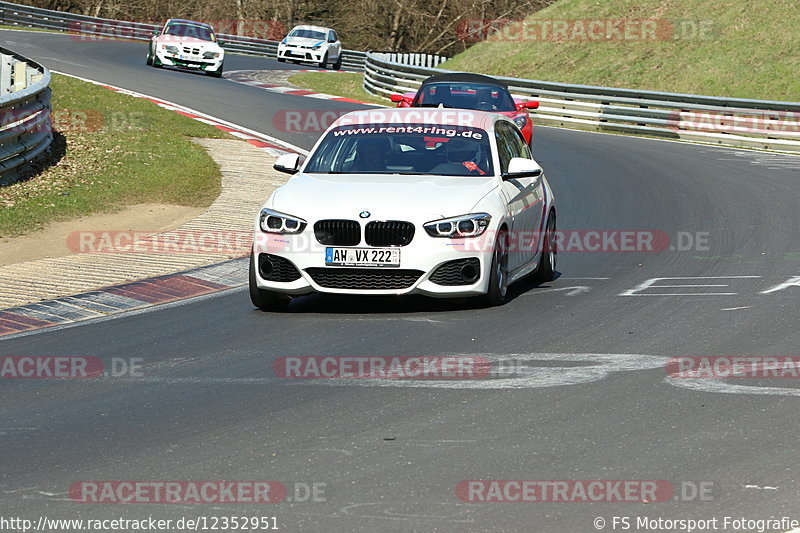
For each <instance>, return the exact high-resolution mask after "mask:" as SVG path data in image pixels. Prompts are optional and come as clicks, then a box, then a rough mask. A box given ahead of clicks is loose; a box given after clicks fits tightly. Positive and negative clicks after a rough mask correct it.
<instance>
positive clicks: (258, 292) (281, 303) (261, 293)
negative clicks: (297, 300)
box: [250, 253, 292, 311]
mask: <svg viewBox="0 0 800 533" xmlns="http://www.w3.org/2000/svg"><path fill="white" fill-rule="evenodd" d="M250 301H251V302H253V305H254V306H256V307H258V308H259V309H261V310H262V311H285V310H286V309H287V308H288V307H289V303H290V302H291V301H292V298H291V297H290V296H287V295H285V294H278V293H276V292H272V291H268V290H265V289H262V288H260V287H259V286H258V284H257V283H256V258H255V254H252V253H251V254H250Z"/></svg>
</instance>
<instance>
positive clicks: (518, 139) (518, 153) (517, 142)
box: [497, 122, 531, 159]
mask: <svg viewBox="0 0 800 533" xmlns="http://www.w3.org/2000/svg"><path fill="white" fill-rule="evenodd" d="M497 129H498V130H500V131H501V132H502V134H503V136H504V137H505V140H506V142H507V143H508V151H509V153H510V154H511V157H524V158H526V159H530V158H531V151H530V149H529V148H528V145H527V144H526V143H525V138H524V137H523V136H522V133H521V132H519V131H517V128H515V127H513V126H511V125H510V124H507V123H505V122H499V123H498V124H497Z"/></svg>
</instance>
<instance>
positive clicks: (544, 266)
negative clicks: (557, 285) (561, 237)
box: [535, 211, 558, 281]
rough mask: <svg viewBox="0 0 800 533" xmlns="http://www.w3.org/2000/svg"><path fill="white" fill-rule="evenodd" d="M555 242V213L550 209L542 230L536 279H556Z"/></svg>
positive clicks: (556, 248)
mask: <svg viewBox="0 0 800 533" xmlns="http://www.w3.org/2000/svg"><path fill="white" fill-rule="evenodd" d="M556 242H557V240H556V214H555V213H554V212H552V211H551V212H550V215H549V216H548V217H547V229H546V230H545V232H544V242H543V243H542V255H540V256H539V265H538V266H537V267H536V274H535V278H536V281H553V280H554V279H556V258H557V256H558V247H557V245H556Z"/></svg>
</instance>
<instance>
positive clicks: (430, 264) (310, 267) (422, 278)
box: [253, 227, 493, 298]
mask: <svg viewBox="0 0 800 533" xmlns="http://www.w3.org/2000/svg"><path fill="white" fill-rule="evenodd" d="M420 233H421V234H420ZM487 233H488V232H487ZM486 242H487V241H486V240H485V239H482V238H480V237H479V238H476V239H440V238H433V237H429V236H428V235H427V234H426V233H425V232H424V230H422V229H420V228H418V229H417V232H416V236H415V237H414V240H413V241H412V242H411V243H410V244H409V245H407V246H402V247H399V249H400V266H399V267H340V266H326V265H325V249H326V246H325V245H322V244H319V242H317V240H316V238H315V236H314V232H313V229H310V228H309V227H307V228H306V229H305V231H303V233H300V234H298V235H277V234H272V233H264V232H262V231H260V230H256V233H255V236H254V245H253V252H254V257H255V260H256V284H257V285H258V287H259V288H261V289H267V290H270V291H274V292H279V293H284V294H290V295H300V294H308V293H313V292H318V293H329V294H359V295H400V294H423V295H426V296H433V297H444V298H447V297H464V296H477V295H481V294H484V293H486V291H487V287H488V281H489V278H490V269H491V262H492V251H493V250H492V249H487V248H491V247H487V245H486ZM356 247H357V248H371V247H370V246H367V245H365V244H363V243H362V244H361V245H358V246H356ZM377 248H381V247H377ZM261 254H269V256H271V257H269V258H274V257H278V258H280V259H279V260H272V261H271V264H275V265H276V266H279V267H280V268H285V269H288V270H290V271H292V267H293V268H294V269H296V273H297V274H296V275H299V277H296V275H295V274H292V275H289V276H287V279H288V278H295V277H296V279H293V280H291V281H271V280H267V279H264V277H263V276H262V272H261V268H260V265H259V260H260V259H261ZM466 260H472V261H470V265H471V266H473V267H474V268H476V270H477V272H478V279H477V280H476V281H475V282H473V283H467V282H462V283H460V284H452V280H453V277H454V276H453V272H454V271H457V269H458V268H460V265H461V264H462V263H464V262H465V261H466ZM453 261H456V262H459V263H455V264H451V263H450V262H453ZM277 263H280V265H277ZM445 264H448V265H447V268H448V269H449V270H447V274H449V278H448V277H447V276H443V275H442V273H443V270H442V269H440V267H442V266H443V265H445ZM437 271H438V274H437V275H435V276H434V279H435V280H436V281H434V279H431V277H432V276H433V275H434V273H436V272H437ZM273 277H274V275H273ZM445 279H449V282H450V283H449V284H448V281H443V280H445ZM437 281H438V282H437ZM365 286H369V287H370V288H363V287H365ZM387 287H388V288H387Z"/></svg>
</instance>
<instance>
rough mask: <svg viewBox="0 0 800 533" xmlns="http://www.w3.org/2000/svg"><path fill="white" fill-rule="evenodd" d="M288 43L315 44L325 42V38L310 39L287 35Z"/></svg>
mask: <svg viewBox="0 0 800 533" xmlns="http://www.w3.org/2000/svg"><path fill="white" fill-rule="evenodd" d="M286 44H290V45H292V46H314V45H316V44H325V39H324V38H323V39H309V38H308V37H286Z"/></svg>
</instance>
